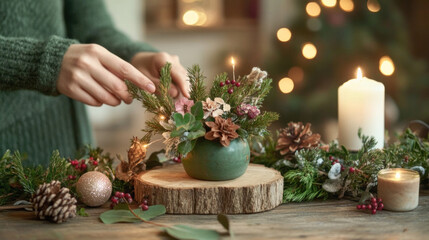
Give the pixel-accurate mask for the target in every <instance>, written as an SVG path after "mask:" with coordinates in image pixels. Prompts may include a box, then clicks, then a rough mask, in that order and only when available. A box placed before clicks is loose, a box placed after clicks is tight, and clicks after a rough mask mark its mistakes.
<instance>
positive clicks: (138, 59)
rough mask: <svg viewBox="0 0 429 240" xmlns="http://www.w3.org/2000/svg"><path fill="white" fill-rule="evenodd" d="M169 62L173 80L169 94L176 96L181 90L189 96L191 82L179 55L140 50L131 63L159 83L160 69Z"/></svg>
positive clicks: (184, 94) (185, 95)
mask: <svg viewBox="0 0 429 240" xmlns="http://www.w3.org/2000/svg"><path fill="white" fill-rule="evenodd" d="M167 62H170V63H171V78H172V81H173V82H172V86H171V87H170V92H169V94H170V95H171V96H172V97H173V98H176V97H178V96H179V91H180V92H181V93H182V94H183V96H184V97H186V98H189V97H190V96H189V82H188V81H187V77H186V70H185V68H184V67H183V66H182V65H181V64H180V61H179V57H177V56H175V55H170V54H168V53H164V52H160V53H154V52H139V53H137V54H136V55H134V57H133V58H132V59H131V64H132V65H133V66H134V67H136V68H137V69H138V70H140V71H141V72H142V73H143V74H144V75H145V76H147V77H148V78H149V79H150V80H152V81H153V82H154V83H155V84H156V85H158V84H159V70H160V69H161V68H162V67H163V66H164V65H165V64H166V63H167Z"/></svg>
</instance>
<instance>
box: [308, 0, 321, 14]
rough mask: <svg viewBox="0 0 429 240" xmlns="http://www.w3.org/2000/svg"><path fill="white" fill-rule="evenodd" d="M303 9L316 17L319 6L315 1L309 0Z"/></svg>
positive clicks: (318, 12)
mask: <svg viewBox="0 0 429 240" xmlns="http://www.w3.org/2000/svg"><path fill="white" fill-rule="evenodd" d="M305 11H306V12H307V14H308V15H309V16H310V17H317V16H319V15H320V11H321V9H320V6H319V4H317V3H316V2H309V3H307V6H305Z"/></svg>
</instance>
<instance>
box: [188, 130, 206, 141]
mask: <svg viewBox="0 0 429 240" xmlns="http://www.w3.org/2000/svg"><path fill="white" fill-rule="evenodd" d="M205 134H206V131H205V130H204V128H203V129H200V130H198V131H195V132H190V133H189V135H188V140H194V139H197V138H199V137H202V136H204V135H205Z"/></svg>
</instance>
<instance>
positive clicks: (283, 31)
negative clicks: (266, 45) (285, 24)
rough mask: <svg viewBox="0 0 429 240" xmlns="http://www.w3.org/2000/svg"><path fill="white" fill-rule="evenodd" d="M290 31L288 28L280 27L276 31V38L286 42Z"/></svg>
mask: <svg viewBox="0 0 429 240" xmlns="http://www.w3.org/2000/svg"><path fill="white" fill-rule="evenodd" d="M291 37H292V32H291V31H290V30H289V29H288V28H280V29H279V30H278V31H277V39H278V40H279V41H280V42H287V41H289V40H290V39H291Z"/></svg>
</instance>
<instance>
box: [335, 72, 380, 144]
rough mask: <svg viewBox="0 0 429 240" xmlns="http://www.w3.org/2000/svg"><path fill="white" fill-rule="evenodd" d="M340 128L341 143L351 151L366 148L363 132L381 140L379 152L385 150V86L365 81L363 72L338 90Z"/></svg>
mask: <svg viewBox="0 0 429 240" xmlns="http://www.w3.org/2000/svg"><path fill="white" fill-rule="evenodd" d="M338 125H339V129H338V132H339V137H338V140H339V143H340V144H341V145H343V146H345V147H346V148H347V149H349V150H352V151H357V150H359V149H360V148H361V147H362V141H361V140H360V139H359V137H358V131H359V128H361V129H362V134H363V135H366V136H372V137H374V138H375V139H376V140H377V145H376V146H375V148H383V146H384V85H383V84H382V83H380V82H377V81H374V80H372V79H368V78H366V77H362V72H361V70H360V68H359V69H358V77H357V78H356V79H351V80H349V81H347V82H345V83H344V84H343V85H341V86H340V87H339V88H338Z"/></svg>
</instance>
